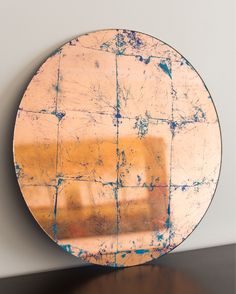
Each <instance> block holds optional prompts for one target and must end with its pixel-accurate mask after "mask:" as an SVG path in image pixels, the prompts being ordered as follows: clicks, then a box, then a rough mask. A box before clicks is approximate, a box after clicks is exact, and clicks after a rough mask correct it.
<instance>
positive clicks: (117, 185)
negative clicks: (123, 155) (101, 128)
mask: <svg viewBox="0 0 236 294" xmlns="http://www.w3.org/2000/svg"><path fill="white" fill-rule="evenodd" d="M115 64H116V65H115V66H116V157H117V163H116V187H115V191H114V193H115V195H114V196H115V200H116V230H117V238H116V246H117V247H116V253H115V256H114V257H115V261H114V262H115V265H116V254H117V253H118V236H119V230H120V227H119V226H120V224H119V222H120V212H119V200H118V190H119V165H120V160H119V118H120V103H119V82H118V61H117V55H116V56H115Z"/></svg>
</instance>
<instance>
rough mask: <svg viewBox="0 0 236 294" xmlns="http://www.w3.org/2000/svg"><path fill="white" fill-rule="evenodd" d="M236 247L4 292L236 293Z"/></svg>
mask: <svg viewBox="0 0 236 294" xmlns="http://www.w3.org/2000/svg"><path fill="white" fill-rule="evenodd" d="M235 252H236V245H226V246H219V247H213V248H207V249H199V250H191V251H186V252H180V253H174V254H168V255H166V256H163V257H161V258H160V259H158V260H156V261H153V262H151V263H148V264H146V265H141V266H135V267H130V268H124V269H116V270H115V269H111V268H105V267H100V266H84V267H78V268H72V269H65V270H58V271H51V272H47V273H38V274H31V275H24V276H17V277H10V278H4V279H0V293H1V294H8V293H9V294H14V293H17V294H28V293H30V294H31V293H32V294H37V293H40V294H44V293H52V294H56V293H66V294H71V293H73V294H76V293H89V294H92V293H97V294H100V293H102V294H106V293H109V294H110V293H111V294H116V293H121V294H126V293H129V294H132V293H135V294H139V293H142V294H146V293H155V294H185V293H186V294H195V293H198V294H200V293H206V294H207V293H209V294H211V293H212V294H213V293H214V294H218V293H219V294H235V293H236V291H235Z"/></svg>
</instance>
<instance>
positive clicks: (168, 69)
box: [159, 61, 172, 79]
mask: <svg viewBox="0 0 236 294" xmlns="http://www.w3.org/2000/svg"><path fill="white" fill-rule="evenodd" d="M159 67H160V68H161V69H162V70H163V71H164V73H166V74H167V75H168V76H169V77H170V78H171V79H172V73H171V67H170V65H169V66H168V64H167V63H166V62H165V61H162V62H161V63H159Z"/></svg>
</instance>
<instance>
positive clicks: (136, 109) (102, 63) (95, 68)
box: [14, 30, 221, 267]
mask: <svg viewBox="0 0 236 294" xmlns="http://www.w3.org/2000/svg"><path fill="white" fill-rule="evenodd" d="M14 162H15V169H16V174H17V178H18V182H19V185H20V188H21V191H22V194H23V196H24V199H25V201H26V204H27V206H28V207H29V209H30V211H31V212H32V215H33V216H34V218H35V219H36V220H37V222H38V223H39V224H40V226H41V227H42V228H43V230H44V231H45V232H46V233H47V234H48V235H49V236H50V237H51V238H52V239H53V240H54V241H55V242H56V243H57V244H58V245H59V246H61V247H62V248H63V249H64V250H66V251H67V252H69V253H71V254H73V255H75V256H78V257H81V258H82V259H84V260H86V261H88V262H91V263H95V264H101V265H109V266H114V267H122V266H131V265H136V264H141V263H144V262H146V261H149V260H152V259H154V258H158V257H159V256H161V255H163V254H165V253H167V252H169V251H170V250H172V249H173V248H175V247H176V246H177V245H178V244H180V243H181V242H182V241H183V240H184V239H185V238H186V237H187V236H188V235H189V234H190V233H191V232H192V231H193V230H194V228H195V227H196V225H197V224H198V223H199V222H200V220H201V218H202V217H203V215H204V214H205V212H206V210H207V208H208V206H209V204H210V202H211V199H212V197H213V194H214V191H215V188H216V184H217V181H218V176H219V170H220V164H221V136H220V128H219V122H218V117H217V114H216V110H215V107H214V104H213V102H212V98H211V96H210V94H209V92H208V90H207V88H206V87H205V85H204V83H203V81H202V79H201V78H200V76H199V75H198V73H197V72H196V71H195V69H194V68H193V67H192V65H191V64H190V63H189V62H188V61H187V60H186V59H185V58H184V57H183V56H182V55H180V54H179V53H178V52H177V51H175V50H174V49H173V48H172V47H170V46H168V45H167V44H165V43H164V42H162V41H160V40H158V39H156V38H154V37H151V36H149V35H146V34H143V33H139V32H135V31H129V30H102V31H96V32H92V33H89V34H85V35H82V36H79V37H78V38H76V39H73V40H72V41H70V42H68V43H67V44H65V45H64V46H62V47H61V48H60V49H58V50H56V51H55V52H54V53H53V54H52V55H51V56H50V57H49V58H48V59H47V60H46V62H45V63H44V64H43V65H42V66H41V67H40V68H39V70H38V71H37V73H36V74H35V75H34V77H33V79H32V80H31V82H30V84H29V85H28V87H27V90H26V91H25V94H24V96H23V98H22V101H21V103H20V106H19V109H18V113H17V118H16V124H15V131H14Z"/></svg>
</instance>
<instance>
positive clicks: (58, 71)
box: [53, 51, 61, 241]
mask: <svg viewBox="0 0 236 294" xmlns="http://www.w3.org/2000/svg"><path fill="white" fill-rule="evenodd" d="M60 68H61V51H60V53H59V59H58V69H57V82H56V87H55V91H56V99H55V113H56V112H57V108H58V107H57V106H58V95H59V83H60ZM59 125H60V120H58V121H57V148H56V177H57V173H58V150H59V142H58V140H59V131H60V130H59ZM55 188H56V192H55V202H54V224H53V237H54V240H55V241H57V198H58V186H55Z"/></svg>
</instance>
